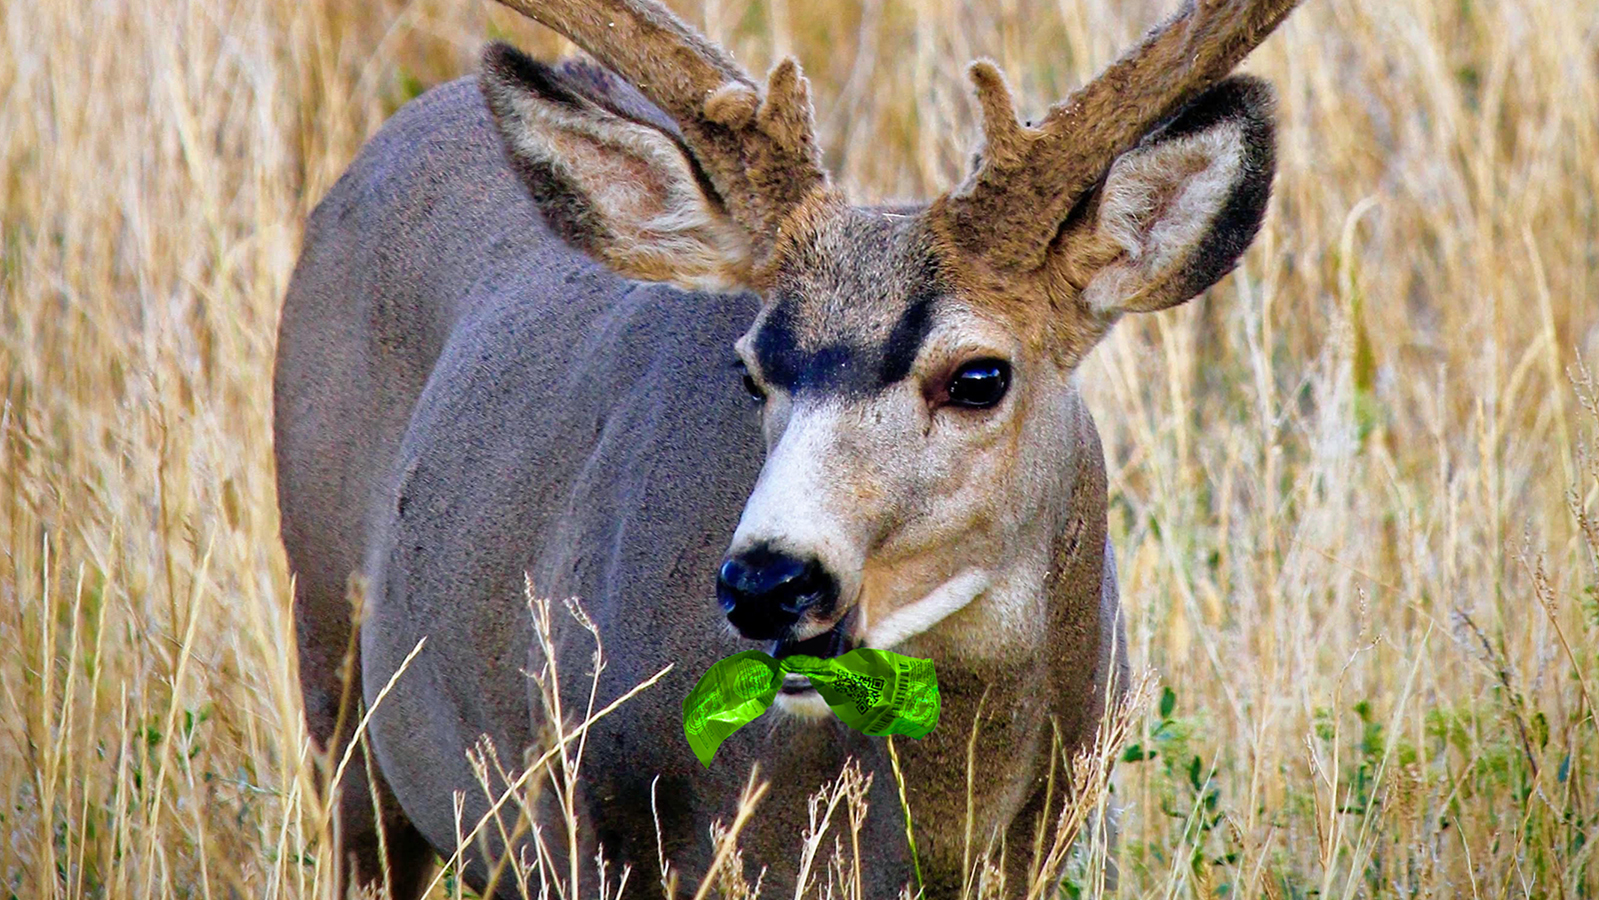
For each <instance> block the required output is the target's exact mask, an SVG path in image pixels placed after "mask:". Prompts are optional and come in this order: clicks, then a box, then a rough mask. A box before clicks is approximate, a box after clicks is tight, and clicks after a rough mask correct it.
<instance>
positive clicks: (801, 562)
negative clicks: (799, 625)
mask: <svg viewBox="0 0 1599 900" xmlns="http://www.w3.org/2000/svg"><path fill="white" fill-rule="evenodd" d="M716 599H717V600H719V601H721V604H722V609H724V610H726V611H727V620H728V621H729V622H732V623H733V627H734V628H737V629H738V630H739V633H740V634H742V635H744V636H745V637H747V638H750V639H751V640H757V641H769V640H776V639H778V638H783V637H787V636H788V630H789V629H790V628H792V627H793V626H794V623H795V622H798V621H799V620H800V617H801V616H803V615H805V613H806V612H808V611H810V610H813V609H815V610H818V611H819V612H821V613H823V614H826V613H827V612H830V611H831V610H832V607H833V604H834V603H835V602H836V601H837V600H838V582H836V581H834V580H833V576H831V575H829V574H827V570H826V569H824V568H822V564H821V563H820V562H818V561H816V560H815V559H800V558H798V557H794V556H790V555H788V554H787V553H779V552H777V551H775V550H772V549H771V548H770V547H767V546H766V545H764V544H761V545H757V546H755V547H753V548H751V549H749V550H746V551H745V552H743V553H740V554H737V555H735V556H729V557H728V558H727V560H726V561H725V562H723V563H722V568H721V569H720V570H719V571H718V572H717V573H716Z"/></svg>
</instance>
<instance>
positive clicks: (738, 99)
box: [500, 0, 827, 251]
mask: <svg viewBox="0 0 1599 900" xmlns="http://www.w3.org/2000/svg"><path fill="white" fill-rule="evenodd" d="M500 2H501V3H503V4H505V5H506V6H508V7H510V8H511V9H514V10H516V11H517V12H519V13H521V14H523V15H525V16H527V17H528V18H530V19H533V20H534V21H536V22H539V23H540V24H543V25H545V26H547V27H549V28H552V29H554V30H555V31H557V32H560V33H561V34H562V35H565V36H566V37H567V38H568V39H570V40H571V41H572V42H573V43H575V44H577V45H578V46H579V47H582V48H583V49H584V50H585V51H587V52H588V53H589V54H590V55H592V56H593V57H594V58H595V59H597V60H599V61H600V63H601V64H602V65H604V66H605V67H606V68H608V69H610V70H611V71H613V72H615V73H617V74H618V75H620V76H622V78H624V79H626V80H627V81H629V82H631V83H632V84H633V85H634V86H635V87H637V88H638V89H639V90H640V91H641V92H642V93H643V94H644V96H646V97H648V98H649V99H650V101H651V102H653V103H654V104H655V105H656V106H659V107H660V108H661V110H662V111H663V112H665V113H666V114H667V115H668V116H671V117H672V119H673V120H674V121H676V122H677V124H678V127H679V128H680V129H682V132H683V140H684V143H685V144H686V145H687V146H688V149H689V152H690V153H691V154H692V155H693V157H694V162H695V163H696V164H697V165H698V166H699V168H700V169H701V171H703V172H704V174H705V176H706V178H707V179H708V180H709V182H710V184H711V187H713V188H715V189H716V193H717V194H718V195H719V196H720V197H721V198H722V200H723V201H724V202H725V203H726V204H727V208H728V212H729V213H730V214H731V215H732V217H733V219H734V220H735V221H737V222H738V223H739V224H740V225H742V226H744V227H745V228H746V229H747V230H748V231H749V232H750V235H751V238H752V240H753V241H754V242H755V244H756V245H757V247H758V248H760V250H762V251H764V250H766V249H770V247H771V243H772V241H774V240H775V237H776V234H777V228H778V226H779V225H780V224H781V222H782V220H783V218H784V216H786V215H787V214H788V212H789V211H790V210H792V209H793V208H794V207H795V206H796V205H797V204H798V203H800V202H801V201H802V200H804V199H805V197H806V196H807V195H808V194H810V192H811V191H812V190H813V189H815V188H816V187H817V186H818V185H824V184H826V182H827V174H826V172H825V171H823V169H822V165H821V156H820V154H819V153H818V151H817V149H816V139H815V129H814V125H813V124H812V114H811V100H810V84H809V82H808V81H806V79H805V77H804V75H802V74H801V73H800V70H799V65H798V64H797V63H796V62H795V61H794V60H793V59H785V60H783V61H782V62H780V63H778V64H777V65H776V66H775V67H773V69H772V71H771V73H770V74H769V75H768V76H767V81H766V90H765V92H764V94H763V93H762V92H761V91H760V89H759V88H758V87H757V86H756V84H755V81H754V79H752V78H751V77H750V75H749V74H748V73H747V72H745V71H744V70H743V69H742V68H741V67H740V66H739V65H738V63H736V62H734V61H733V58H732V57H731V56H729V55H728V54H727V52H726V51H724V50H723V49H722V48H721V47H718V46H716V45H715V44H713V43H711V42H710V41H708V40H706V39H705V38H704V37H702V36H700V35H699V34H696V33H695V32H694V31H693V30H692V29H691V28H689V27H688V26H687V25H685V24H684V23H683V22H682V21H681V20H680V19H678V18H677V17H676V16H674V15H672V13H671V12H670V11H669V10H667V9H666V8H665V7H663V6H661V5H660V4H659V3H656V2H654V0H500Z"/></svg>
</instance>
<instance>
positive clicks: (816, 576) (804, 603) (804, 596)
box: [772, 560, 832, 613]
mask: <svg viewBox="0 0 1599 900" xmlns="http://www.w3.org/2000/svg"><path fill="white" fill-rule="evenodd" d="M831 583H832V579H831V578H830V577H828V574H827V573H826V572H825V571H823V570H822V566H821V564H820V563H818V562H816V561H815V560H811V561H810V562H808V563H806V564H805V565H804V566H802V567H800V568H799V569H798V570H796V571H795V572H794V573H793V574H791V575H790V576H788V577H787V578H785V579H784V580H783V582H782V584H780V585H779V586H778V589H776V590H774V591H773V592H772V593H773V594H774V595H775V596H776V597H777V602H778V605H779V606H781V607H783V609H784V610H785V611H787V612H791V613H802V612H804V611H805V610H807V609H810V608H811V607H813V606H816V605H817V604H819V603H820V602H821V601H822V600H823V599H824V598H825V595H826V594H827V590H828V587H829V585H830V584H831Z"/></svg>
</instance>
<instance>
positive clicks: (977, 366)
mask: <svg viewBox="0 0 1599 900" xmlns="http://www.w3.org/2000/svg"><path fill="white" fill-rule="evenodd" d="M1009 387H1010V363H1007V362H1005V361H1004V360H1002V359H974V360H972V361H971V362H969V363H966V364H965V365H963V366H961V367H960V368H959V369H956V370H955V375H954V376H953V377H951V378H950V380H949V402H950V404H951V405H953V406H965V407H969V408H971V409H987V408H988V407H990V406H993V405H994V404H996V403H998V402H999V401H1000V400H1003V399H1004V398H1005V391H1006V390H1007V389H1008V388H1009Z"/></svg>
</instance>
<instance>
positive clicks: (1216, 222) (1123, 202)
mask: <svg viewBox="0 0 1599 900" xmlns="http://www.w3.org/2000/svg"><path fill="white" fill-rule="evenodd" d="M1274 107H1275V98H1274V95H1273V92H1272V89H1271V86H1270V85H1268V84H1267V83H1266V82H1264V81H1261V80H1260V79H1257V78H1252V77H1249V76H1234V77H1231V78H1228V79H1226V80H1224V81H1222V82H1220V83H1219V84H1217V85H1216V86H1215V87H1213V88H1211V89H1210V90H1209V91H1207V92H1206V93H1204V94H1202V95H1201V96H1200V97H1199V98H1198V99H1196V100H1195V101H1194V102H1192V103H1190V104H1189V105H1188V106H1187V107H1186V108H1184V109H1183V110H1182V112H1180V113H1178V114H1177V115H1176V116H1175V117H1173V118H1172V119H1171V120H1170V121H1168V122H1166V123H1165V124H1163V125H1162V126H1160V127H1158V128H1157V129H1155V130H1154V131H1152V132H1150V134H1149V135H1147V136H1146V137H1145V138H1144V139H1143V140H1142V141H1140V142H1139V144H1138V146H1137V147H1134V148H1133V149H1132V150H1129V151H1127V152H1126V153H1124V154H1122V155H1121V156H1120V157H1118V158H1117V159H1116V161H1115V162H1114V163H1112V165H1111V167H1110V171H1109V172H1108V173H1107V174H1106V176H1105V180H1104V182H1103V183H1102V184H1101V185H1100V186H1099V188H1098V190H1097V191H1096V192H1095V193H1094V195H1093V196H1092V197H1091V198H1089V199H1088V201H1087V202H1086V203H1084V204H1083V205H1082V207H1081V208H1080V209H1079V210H1078V211H1076V212H1075V213H1074V215H1073V216H1072V218H1071V219H1070V220H1068V222H1067V224H1066V226H1065V228H1063V229H1062V234H1061V236H1060V238H1058V239H1057V245H1056V253H1055V260H1054V264H1055V265H1056V266H1058V267H1059V268H1060V270H1061V272H1062V274H1063V275H1064V276H1065V277H1066V279H1067V281H1069V282H1070V283H1071V284H1072V285H1073V286H1074V287H1075V288H1077V289H1078V290H1079V291H1080V295H1081V298H1082V301H1083V303H1084V304H1085V305H1086V306H1088V308H1090V309H1091V310H1093V311H1094V312H1096V313H1098V314H1099V315H1102V316H1106V317H1114V316H1117V315H1120V314H1122V313H1128V312H1153V311H1155V310H1160V309H1166V308H1168V307H1171V306H1175V305H1177V304H1179V303H1182V302H1183V301H1185V300H1188V299H1189V298H1191V297H1193V296H1195V295H1197V294H1199V293H1200V292H1202V291H1204V290H1205V289H1206V288H1208V287H1210V286H1211V285H1213V284H1215V283H1216V282H1217V281H1218V280H1220V279H1221V277H1222V276H1223V275H1226V274H1227V273H1228V272H1229V271H1231V270H1232V268H1233V266H1235V265H1237V263H1238V258H1239V257H1240V256H1241V255H1243V252H1244V250H1246V249H1247V248H1248V247H1249V245H1250V243H1251V242H1252V241H1253V240H1254V239H1255V234H1256V233H1257V232H1258V231H1259V230H1260V223H1261V219H1262V217H1263V216H1264V215H1265V211H1266V201H1267V199H1268V197H1269V196H1270V194H1271V181H1272V175H1273V173H1274V172H1275V170H1276V141H1275V134H1274V129H1273V125H1272V115H1273V111H1274Z"/></svg>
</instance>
